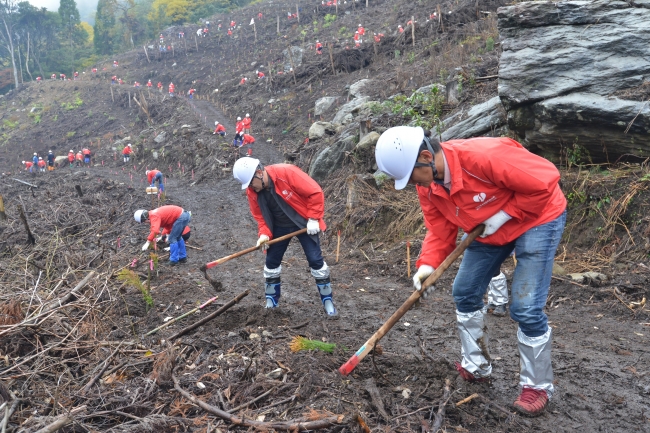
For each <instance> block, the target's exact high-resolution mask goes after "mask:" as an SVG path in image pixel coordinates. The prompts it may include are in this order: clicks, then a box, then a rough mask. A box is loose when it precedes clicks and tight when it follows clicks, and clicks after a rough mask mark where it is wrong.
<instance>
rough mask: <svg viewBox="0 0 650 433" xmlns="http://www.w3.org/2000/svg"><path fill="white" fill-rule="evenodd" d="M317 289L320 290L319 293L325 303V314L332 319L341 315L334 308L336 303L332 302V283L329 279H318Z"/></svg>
mask: <svg viewBox="0 0 650 433" xmlns="http://www.w3.org/2000/svg"><path fill="white" fill-rule="evenodd" d="M316 287H317V288H318V293H319V294H320V300H321V302H322V303H323V308H324V309H325V312H326V313H327V315H328V316H330V317H335V316H337V315H338V314H339V312H338V311H337V310H336V307H335V306H334V301H333V300H332V295H333V293H332V283H331V282H330V279H329V278H324V279H320V280H319V279H317V280H316Z"/></svg>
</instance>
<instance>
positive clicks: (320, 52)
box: [316, 41, 323, 55]
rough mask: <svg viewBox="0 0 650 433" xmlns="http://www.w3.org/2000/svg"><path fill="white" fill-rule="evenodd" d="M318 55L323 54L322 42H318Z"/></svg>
mask: <svg viewBox="0 0 650 433" xmlns="http://www.w3.org/2000/svg"><path fill="white" fill-rule="evenodd" d="M316 54H319V55H320V54H323V44H321V43H320V41H316Z"/></svg>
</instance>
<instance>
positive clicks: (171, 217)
mask: <svg viewBox="0 0 650 433" xmlns="http://www.w3.org/2000/svg"><path fill="white" fill-rule="evenodd" d="M191 215H192V214H191V213H190V212H188V211H186V210H184V209H183V208H182V207H180V206H174V205H167V206H161V207H159V208H158V209H154V210H150V211H146V210H144V209H140V210H137V211H135V213H134V214H133V217H134V218H135V220H136V221H137V222H139V223H143V222H145V221H147V220H148V221H149V225H150V228H151V230H150V232H149V236H148V237H147V242H145V243H144V245H142V251H147V250H148V249H149V245H151V242H153V241H154V240H155V239H156V238H157V237H158V234H159V233H160V230H161V229H162V230H167V232H168V233H169V235H168V236H167V243H168V244H169V263H170V265H172V266H175V265H177V264H178V263H185V262H186V261H187V252H186V251H185V241H184V240H183V237H182V234H183V231H185V227H187V226H188V224H189V223H190V220H191Z"/></svg>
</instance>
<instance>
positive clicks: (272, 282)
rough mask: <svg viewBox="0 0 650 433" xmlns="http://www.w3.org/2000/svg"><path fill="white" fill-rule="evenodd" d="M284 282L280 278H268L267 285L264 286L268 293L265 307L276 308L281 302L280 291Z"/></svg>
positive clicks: (265, 292) (265, 291)
mask: <svg viewBox="0 0 650 433" xmlns="http://www.w3.org/2000/svg"><path fill="white" fill-rule="evenodd" d="M281 286H282V283H281V282H280V278H267V279H266V285H265V288H264V294H265V295H266V307H265V308H276V307H277V306H278V303H279V302H280V292H281Z"/></svg>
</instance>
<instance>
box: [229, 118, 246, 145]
mask: <svg viewBox="0 0 650 433" xmlns="http://www.w3.org/2000/svg"><path fill="white" fill-rule="evenodd" d="M243 134H244V122H243V121H242V120H241V117H237V122H236V123H235V138H234V139H233V143H232V144H233V146H235V147H240V146H241V145H242V141H243V140H244V138H243Z"/></svg>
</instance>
